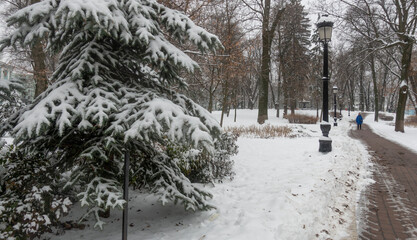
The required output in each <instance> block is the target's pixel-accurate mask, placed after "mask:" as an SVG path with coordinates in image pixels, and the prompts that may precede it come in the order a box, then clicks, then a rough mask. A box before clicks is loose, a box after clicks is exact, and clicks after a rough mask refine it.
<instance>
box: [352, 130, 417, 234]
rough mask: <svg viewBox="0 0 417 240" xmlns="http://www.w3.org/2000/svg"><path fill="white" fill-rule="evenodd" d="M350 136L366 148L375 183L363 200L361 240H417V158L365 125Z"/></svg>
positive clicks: (360, 227) (359, 212)
mask: <svg viewBox="0 0 417 240" xmlns="http://www.w3.org/2000/svg"><path fill="white" fill-rule="evenodd" d="M350 134H351V136H352V137H354V138H357V139H360V140H362V141H363V142H364V143H366V144H367V146H368V150H369V151H370V153H371V155H372V156H373V158H372V161H373V164H374V165H373V167H372V168H373V170H374V172H373V180H375V183H374V184H372V185H371V186H369V187H368V189H367V190H365V192H364V193H363V194H362V196H361V198H360V204H359V211H358V236H359V239H370V240H373V239H375V240H394V239H417V154H416V153H414V152H412V151H410V150H408V149H406V148H404V147H402V146H400V145H398V144H396V143H393V142H391V141H388V140H387V139H385V138H382V137H380V136H378V135H376V134H375V133H373V132H372V130H370V129H369V127H368V126H367V125H365V124H364V125H362V130H356V128H355V130H352V131H351V132H350ZM416 148H417V146H416Z"/></svg>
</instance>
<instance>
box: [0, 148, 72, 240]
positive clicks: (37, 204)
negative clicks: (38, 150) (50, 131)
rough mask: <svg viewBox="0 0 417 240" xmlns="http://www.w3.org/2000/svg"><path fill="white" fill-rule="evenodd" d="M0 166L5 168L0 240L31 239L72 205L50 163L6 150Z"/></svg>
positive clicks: (47, 227) (0, 204) (49, 226)
mask: <svg viewBox="0 0 417 240" xmlns="http://www.w3.org/2000/svg"><path fill="white" fill-rule="evenodd" d="M5 147H8V146H5ZM10 148H11V147H10ZM0 164H3V165H4V166H5V168H6V171H5V174H4V176H3V177H2V178H3V181H4V182H5V184H6V191H5V192H4V193H2V194H1V195H0V222H1V223H2V224H1V225H0V239H27V238H30V239H33V238H35V237H38V236H40V235H41V234H42V233H43V232H45V231H49V230H50V228H51V226H52V225H53V223H56V221H57V220H58V219H59V218H60V217H61V216H62V215H64V214H66V213H67V212H68V210H69V209H68V208H69V206H70V205H71V204H72V202H71V201H70V199H69V198H68V196H66V195H65V194H64V193H63V191H62V190H61V188H62V185H63V184H62V182H61V181H60V180H59V177H58V176H59V174H57V173H56V172H55V168H54V166H53V165H51V162H50V161H48V160H46V159H45V158H43V157H42V156H41V155H38V156H30V153H27V155H26V153H25V152H19V151H13V149H10V150H9V151H6V152H5V151H2V155H1V156H0Z"/></svg>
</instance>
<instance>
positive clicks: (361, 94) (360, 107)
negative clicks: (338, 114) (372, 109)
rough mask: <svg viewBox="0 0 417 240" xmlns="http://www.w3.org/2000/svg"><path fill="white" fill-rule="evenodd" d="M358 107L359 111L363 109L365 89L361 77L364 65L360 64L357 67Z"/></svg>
mask: <svg viewBox="0 0 417 240" xmlns="http://www.w3.org/2000/svg"><path fill="white" fill-rule="evenodd" d="M359 71H360V73H359V109H360V111H361V112H364V111H365V91H364V86H363V78H364V71H365V69H364V66H363V65H361V66H360V68H359Z"/></svg>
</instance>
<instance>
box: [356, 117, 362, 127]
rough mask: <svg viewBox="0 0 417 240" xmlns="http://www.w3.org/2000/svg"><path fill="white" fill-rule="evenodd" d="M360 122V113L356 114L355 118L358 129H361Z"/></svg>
mask: <svg viewBox="0 0 417 240" xmlns="http://www.w3.org/2000/svg"><path fill="white" fill-rule="evenodd" d="M362 122H363V118H362V115H361V113H358V116H357V117H356V123H357V124H358V129H362Z"/></svg>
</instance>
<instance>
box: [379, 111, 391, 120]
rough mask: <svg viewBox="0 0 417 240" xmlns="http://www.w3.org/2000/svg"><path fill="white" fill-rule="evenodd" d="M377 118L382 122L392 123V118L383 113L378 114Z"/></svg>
mask: <svg viewBox="0 0 417 240" xmlns="http://www.w3.org/2000/svg"><path fill="white" fill-rule="evenodd" d="M378 118H379V119H381V120H383V121H392V120H394V116H389V115H386V114H384V113H378Z"/></svg>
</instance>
